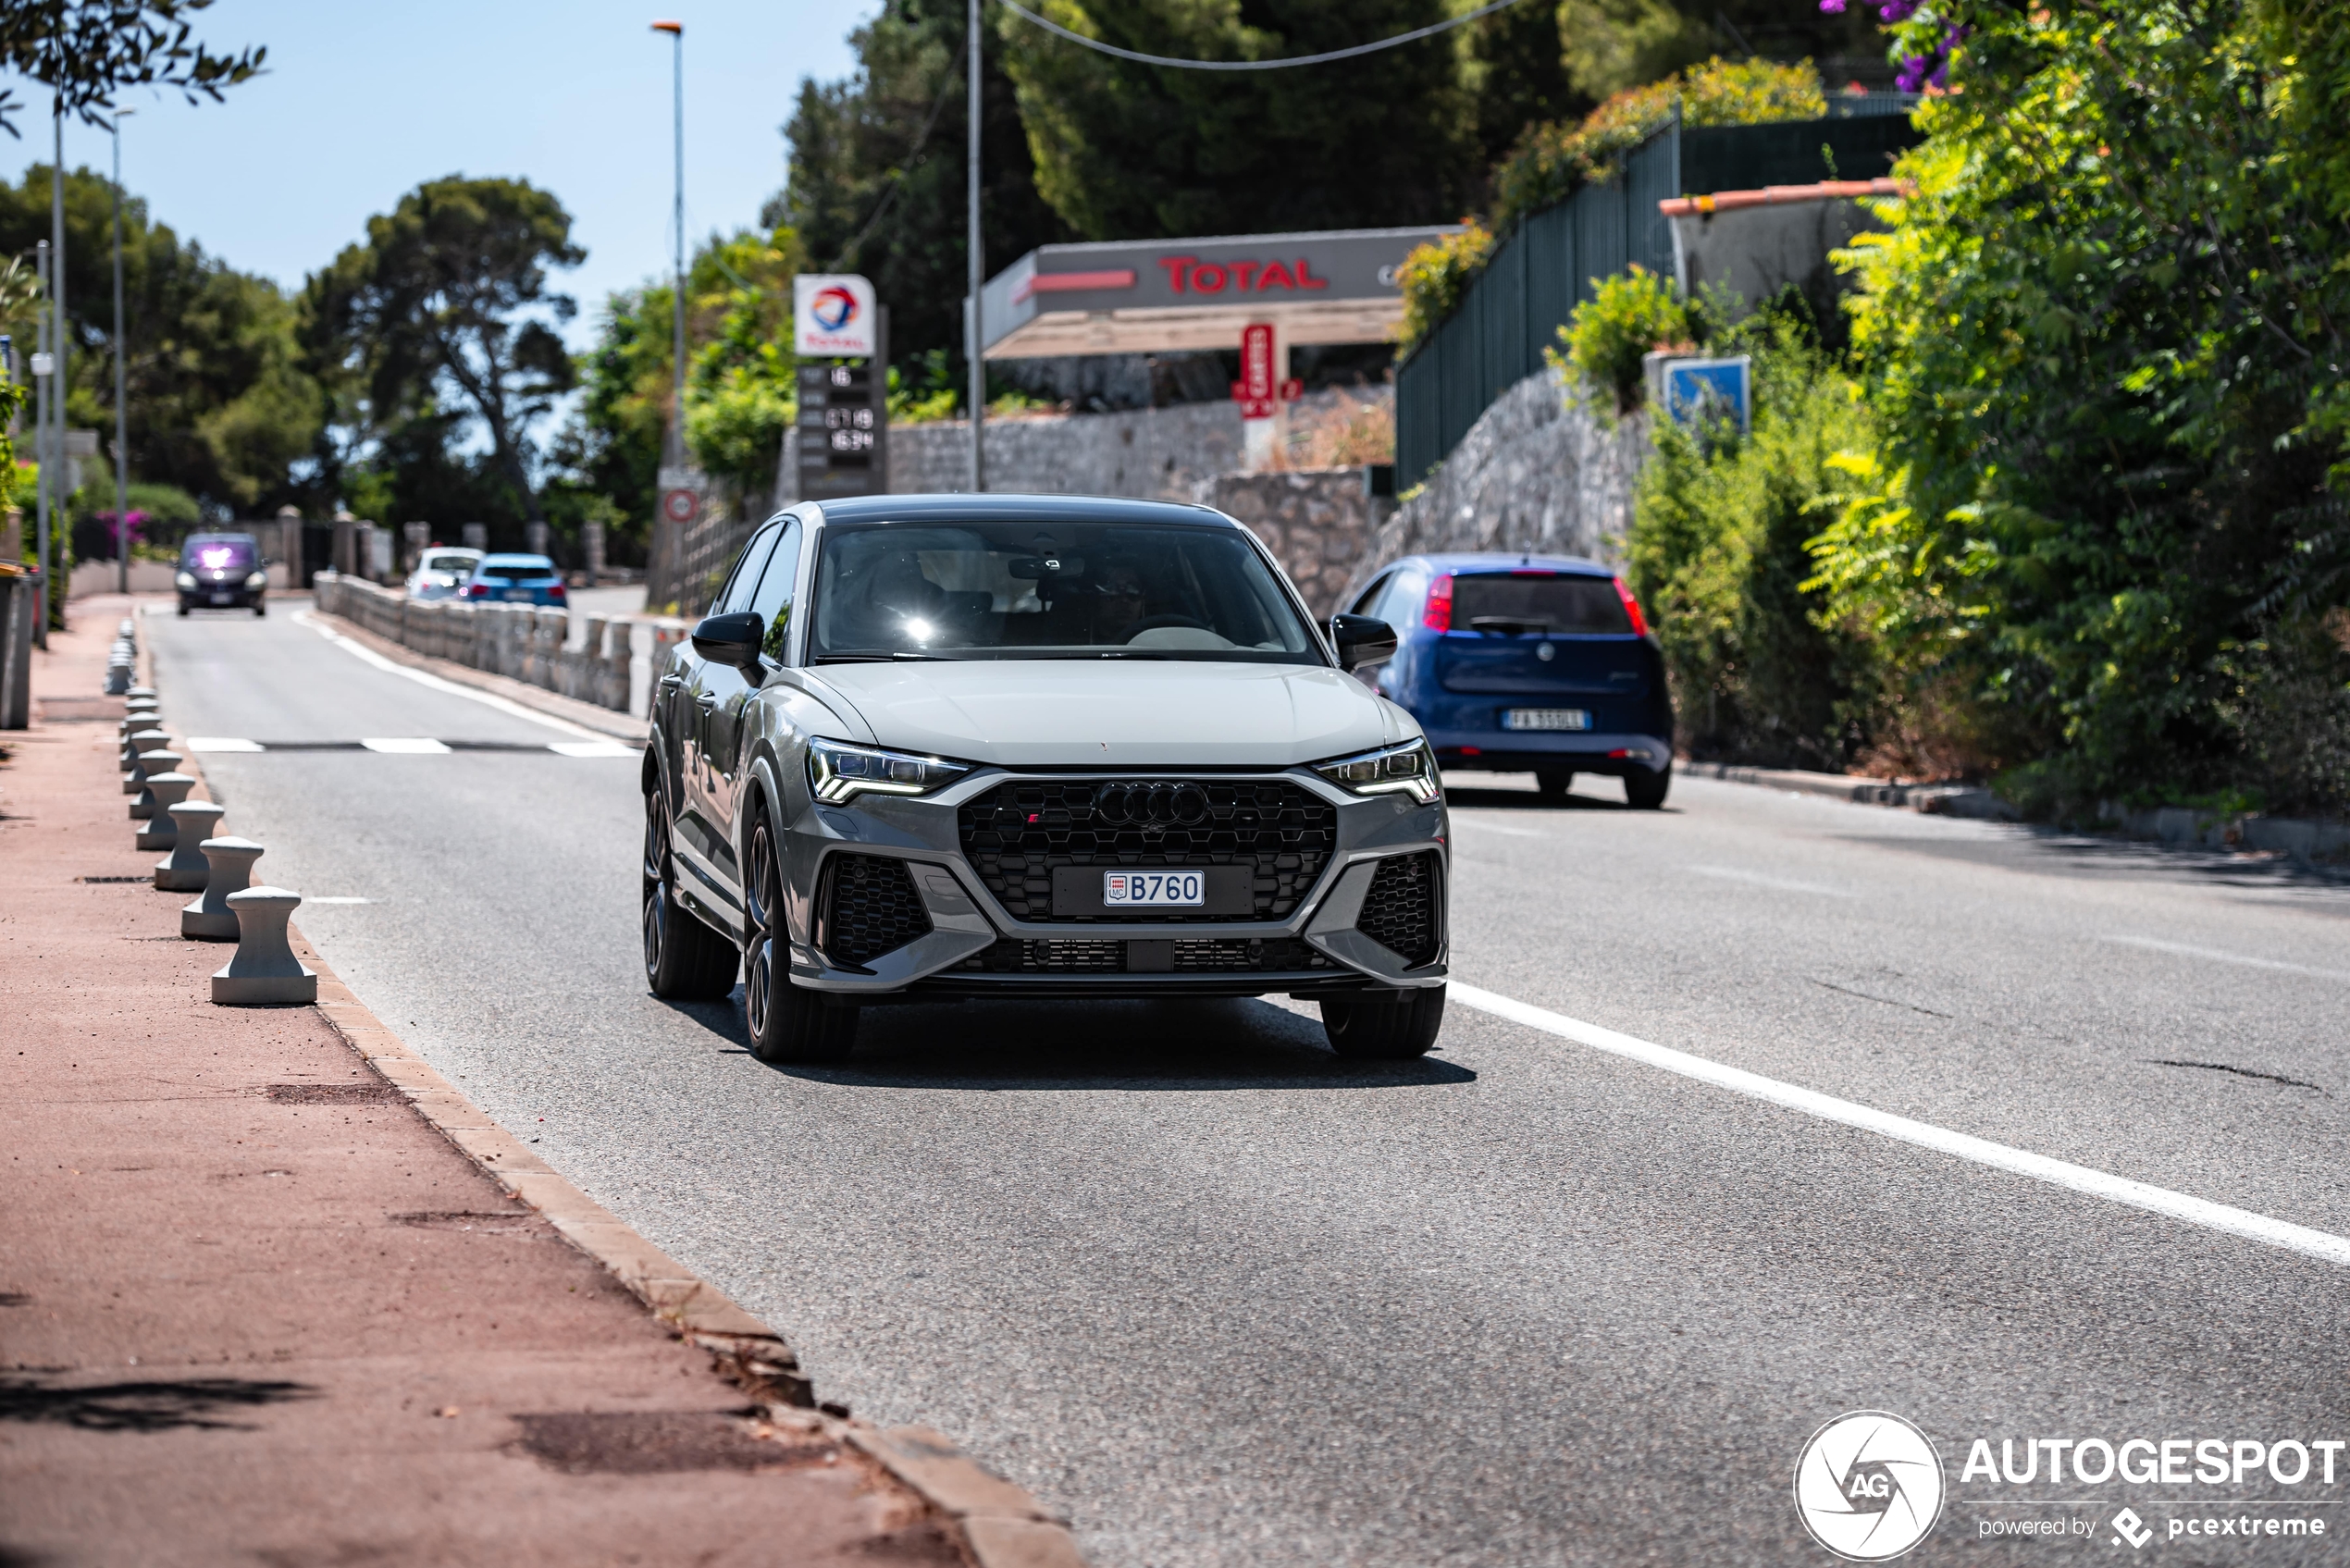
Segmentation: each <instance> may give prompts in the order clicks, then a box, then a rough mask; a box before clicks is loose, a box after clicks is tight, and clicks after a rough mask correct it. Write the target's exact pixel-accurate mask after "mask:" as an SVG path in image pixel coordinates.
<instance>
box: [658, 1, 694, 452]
mask: <svg viewBox="0 0 2350 1568" xmlns="http://www.w3.org/2000/svg"><path fill="white" fill-rule="evenodd" d="M653 31H655V32H665V33H667V34H669V40H670V43H672V44H673V45H674V48H673V49H672V50H671V54H670V58H671V67H672V72H673V75H674V90H673V97H674V102H675V105H676V117H677V138H676V140H677V193H676V200H675V206H674V211H673V212H672V214H671V216H670V226H671V228H672V229H673V230H674V244H675V246H676V250H675V252H674V257H673V270H672V277H673V278H674V283H673V284H672V288H671V292H672V295H673V298H672V299H671V301H670V305H671V310H670V315H671V330H672V333H673V335H674V342H673V343H672V344H671V346H670V348H671V357H672V359H673V360H674V362H675V363H674V365H673V367H672V368H673V370H674V376H673V378H672V379H673V386H672V396H673V397H674V400H675V403H674V412H673V413H672V414H671V415H670V420H669V447H670V451H669V461H670V463H671V464H672V465H673V466H675V467H683V466H684V465H685V462H686V24H685V23H684V22H655V23H653Z"/></svg>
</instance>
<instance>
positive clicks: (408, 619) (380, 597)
mask: <svg viewBox="0 0 2350 1568" xmlns="http://www.w3.org/2000/svg"><path fill="white" fill-rule="evenodd" d="M316 591H317V596H318V608H319V609H320V610H323V611H326V612H327V613H328V614H330V615H340V616H341V617H342V618H343V619H344V620H346V621H349V622H351V623H352V624H354V625H358V626H363V627H365V628H366V629H367V630H368V631H371V632H373V633H375V634H376V635H377V636H380V637H385V638H388V639H389V640H390V641H392V642H396V643H398V644H399V645H400V646H401V647H402V648H409V649H412V650H413V651H414V652H417V653H421V654H424V655H426V656H427V657H429V658H433V659H447V660H450V661H453V662H455V663H459V664H463V665H465V666H467V667H468V668H470V669H475V670H481V671H486V672H487V673H490V674H493V675H506V676H509V677H511V678H513V679H514V680H517V681H522V682H524V683H526V684H527V685H534V686H539V687H543V688H544V689H546V690H548V691H552V692H560V693H562V694H563V696H565V697H571V698H578V699H579V700H580V701H582V702H592V703H594V704H595V705H596V706H597V707H599V708H609V709H611V710H613V711H614V712H617V713H631V714H634V715H636V716H637V718H640V719H641V718H644V717H646V716H647V715H648V714H649V712H650V711H651V696H652V683H653V680H654V671H655V670H656V669H658V668H659V666H660V665H661V664H662V662H665V661H667V659H668V656H669V649H670V648H671V647H672V646H673V645H674V644H675V643H676V642H677V641H678V640H679V639H681V638H683V637H684V636H686V623H684V622H683V621H676V620H672V619H670V618H668V617H666V616H652V615H587V616H582V617H580V618H579V619H580V622H581V625H580V627H579V628H578V630H579V634H580V635H579V636H577V637H574V636H573V635H572V634H573V626H572V619H573V618H572V614H571V611H568V610H558V609H552V608H540V607H538V606H535V605H528V604H476V603H472V602H470V601H468V600H465V599H410V598H409V597H408V596H407V595H405V594H403V593H400V592H398V591H396V590H394V589H391V588H380V587H377V586H376V585H375V584H373V583H370V582H367V581H365V580H364V579H362V578H358V577H350V576H343V575H340V574H336V573H333V572H321V573H319V574H318V580H317V586H316Z"/></svg>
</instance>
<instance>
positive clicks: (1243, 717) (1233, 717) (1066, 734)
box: [799, 659, 1419, 768]
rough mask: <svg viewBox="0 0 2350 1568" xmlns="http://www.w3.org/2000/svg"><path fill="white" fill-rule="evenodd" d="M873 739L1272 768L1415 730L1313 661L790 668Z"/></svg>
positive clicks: (1000, 751)
mask: <svg viewBox="0 0 2350 1568" xmlns="http://www.w3.org/2000/svg"><path fill="white" fill-rule="evenodd" d="M799 673H800V675H801V676H802V677H803V679H804V680H805V681H806V683H807V685H809V687H810V689H811V690H812V691H815V692H816V693H817V694H818V695H823V694H825V693H826V692H827V691H829V692H830V693H831V694H833V695H834V697H835V701H834V703H833V706H835V707H836V708H847V709H848V710H851V711H853V712H854V713H855V715H856V716H857V717H858V718H860V719H861V720H863V721H864V722H865V724H866V726H867V727H868V728H869V729H870V730H871V732H872V734H871V735H870V737H864V736H843V737H841V738H843V739H864V738H870V739H871V741H872V744H874V745H877V746H885V747H895V748H897V749H899V750H905V751H922V752H930V753H934V754H936V755H939V756H944V757H955V758H960V759H963V760H965V761H971V762H990V763H995V764H996V765H997V766H1000V767H1046V766H1059V767H1082V766H1085V765H1088V764H1099V765H1102V766H1107V767H1135V768H1144V767H1147V768H1163V767H1187V766H1188V767H1228V768H1280V767H1289V766H1292V765H1293V764H1295V763H1299V762H1315V761H1319V760H1321V759H1324V758H1327V757H1342V756H1344V755H1345V754H1347V753H1348V752H1350V751H1365V750H1368V749H1370V748H1371V747H1376V746H1379V745H1382V744H1385V743H1387V742H1391V741H1397V740H1402V739H1404V738H1405V737H1407V736H1410V735H1417V734H1418V733H1419V726H1418V725H1416V724H1415V723H1414V722H1412V720H1411V718H1410V717H1409V716H1408V715H1407V714H1405V713H1404V710H1402V709H1400V708H1397V707H1396V706H1395V705H1394V704H1392V703H1391V702H1389V701H1387V700H1386V699H1385V698H1381V697H1379V696H1377V695H1376V694H1374V693H1372V692H1371V691H1369V690H1368V689H1367V688H1366V687H1365V686H1364V685H1362V683H1361V682H1359V681H1357V680H1355V679H1354V677H1353V676H1351V675H1344V674H1342V673H1339V672H1338V671H1336V670H1332V669H1330V668H1328V667H1327V666H1307V665H1298V664H1220V663H1211V662H1206V661H1201V662H1182V661H1168V662H1165V663H1156V662H1148V663H1146V662H1143V661H1132V662H1126V661H1085V662H1078V661H1057V660H992V659H991V660H971V661H955V662H940V663H922V664H915V663H908V664H828V665H823V666H822V667H820V668H817V669H812V670H807V671H802V672H799Z"/></svg>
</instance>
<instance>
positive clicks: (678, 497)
mask: <svg viewBox="0 0 2350 1568" xmlns="http://www.w3.org/2000/svg"><path fill="white" fill-rule="evenodd" d="M700 511H701V493H700V492H699V491H698V490H664V491H662V497H661V514H662V516H663V517H665V518H667V519H668V520H669V521H670V522H672V523H691V522H692V521H693V520H694V516H695V514H696V513H698V512H700Z"/></svg>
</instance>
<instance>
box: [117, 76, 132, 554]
mask: <svg viewBox="0 0 2350 1568" xmlns="http://www.w3.org/2000/svg"><path fill="white" fill-rule="evenodd" d="M130 112H131V111H130V110H129V109H117V110H116V111H115V112H114V563H115V574H114V586H115V591H116V592H117V593H121V594H127V593H129V592H130V415H129V414H127V413H125V412H124V409H125V405H124V403H123V392H122V389H123V383H124V376H123V369H122V359H123V342H122V117H123V116H125V115H127V114H130Z"/></svg>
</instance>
